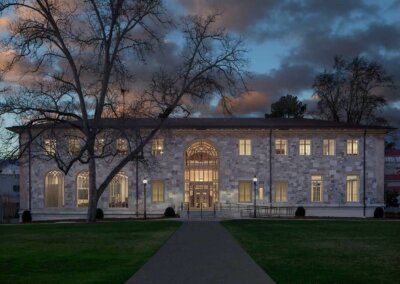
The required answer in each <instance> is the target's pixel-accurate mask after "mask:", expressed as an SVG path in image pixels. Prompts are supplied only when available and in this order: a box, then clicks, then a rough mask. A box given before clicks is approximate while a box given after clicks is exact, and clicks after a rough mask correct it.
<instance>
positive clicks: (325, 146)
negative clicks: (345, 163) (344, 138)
mask: <svg viewBox="0 0 400 284" xmlns="http://www.w3.org/2000/svg"><path fill="white" fill-rule="evenodd" d="M325 142H327V143H325ZM331 142H332V143H331ZM326 150H327V151H326ZM322 155H323V156H335V155H336V140H335V139H329V138H327V139H323V140H322Z"/></svg>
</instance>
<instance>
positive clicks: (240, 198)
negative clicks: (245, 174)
mask: <svg viewBox="0 0 400 284" xmlns="http://www.w3.org/2000/svg"><path fill="white" fill-rule="evenodd" d="M241 185H249V187H248V190H249V192H248V196H249V199H247V198H246V197H248V196H247V194H246V193H247V192H246V190H247V188H246V187H244V188H243V187H242V186H241ZM251 186H252V181H251V180H239V189H238V203H252V202H253V195H252V191H251V189H252V188H251ZM242 189H243V190H244V192H243V194H242ZM242 197H243V198H242Z"/></svg>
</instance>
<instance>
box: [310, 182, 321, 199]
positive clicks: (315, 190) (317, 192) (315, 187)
mask: <svg viewBox="0 0 400 284" xmlns="http://www.w3.org/2000/svg"><path fill="white" fill-rule="evenodd" d="M322 187H323V186H322V176H311V201H312V202H322V201H323V198H322V197H323V195H322V194H323V193H322Z"/></svg>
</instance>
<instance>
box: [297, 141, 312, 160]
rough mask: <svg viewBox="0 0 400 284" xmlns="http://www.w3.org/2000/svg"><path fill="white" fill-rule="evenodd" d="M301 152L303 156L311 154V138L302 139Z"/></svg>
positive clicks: (300, 143) (300, 142)
mask: <svg viewBox="0 0 400 284" xmlns="http://www.w3.org/2000/svg"><path fill="white" fill-rule="evenodd" d="M299 154H300V155H301V156H310V155H311V140H310V139H300V141H299Z"/></svg>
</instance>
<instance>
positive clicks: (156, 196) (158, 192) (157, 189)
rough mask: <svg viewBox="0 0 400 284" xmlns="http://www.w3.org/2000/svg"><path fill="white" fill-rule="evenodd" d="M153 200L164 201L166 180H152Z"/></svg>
mask: <svg viewBox="0 0 400 284" xmlns="http://www.w3.org/2000/svg"><path fill="white" fill-rule="evenodd" d="M151 200H152V201H153V202H164V182H163V181H161V180H155V181H152V182H151Z"/></svg>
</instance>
